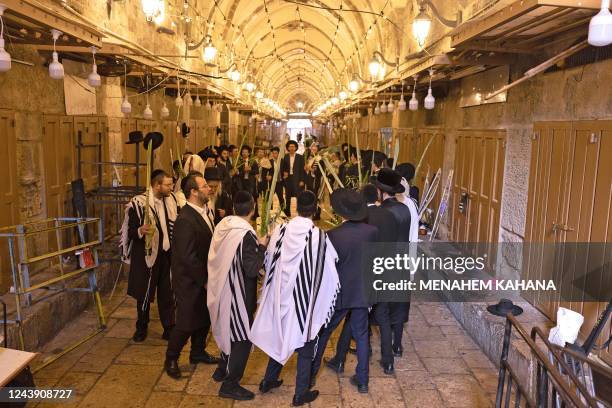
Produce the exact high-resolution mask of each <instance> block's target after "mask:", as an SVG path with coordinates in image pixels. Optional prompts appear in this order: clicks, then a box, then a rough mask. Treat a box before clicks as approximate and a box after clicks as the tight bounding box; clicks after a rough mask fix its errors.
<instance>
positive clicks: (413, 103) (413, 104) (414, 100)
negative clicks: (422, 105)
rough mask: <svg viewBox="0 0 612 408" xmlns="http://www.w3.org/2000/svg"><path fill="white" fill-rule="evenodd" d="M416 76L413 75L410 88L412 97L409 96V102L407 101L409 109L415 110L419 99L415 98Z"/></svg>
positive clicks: (417, 107)
mask: <svg viewBox="0 0 612 408" xmlns="http://www.w3.org/2000/svg"><path fill="white" fill-rule="evenodd" d="M417 78H418V76H417V75H415V76H414V87H413V88H412V98H410V102H408V108H409V109H410V110H411V111H413V112H414V111H415V110H417V109H419V100H418V99H417V98H416V84H417Z"/></svg>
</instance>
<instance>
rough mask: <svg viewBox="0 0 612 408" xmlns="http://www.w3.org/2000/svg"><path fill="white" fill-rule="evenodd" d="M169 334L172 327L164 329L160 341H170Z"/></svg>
mask: <svg viewBox="0 0 612 408" xmlns="http://www.w3.org/2000/svg"><path fill="white" fill-rule="evenodd" d="M171 332H172V327H168V328H164V332H163V333H162V339H164V340H166V341H168V340H170V333H171Z"/></svg>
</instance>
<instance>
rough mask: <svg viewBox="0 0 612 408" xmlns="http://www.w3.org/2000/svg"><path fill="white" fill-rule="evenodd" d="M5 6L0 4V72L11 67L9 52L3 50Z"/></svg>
mask: <svg viewBox="0 0 612 408" xmlns="http://www.w3.org/2000/svg"><path fill="white" fill-rule="evenodd" d="M4 10H6V7H5V6H4V5H3V4H0V72H6V71H8V70H9V69H11V54H9V53H8V52H6V51H5V50H4V20H3V19H2V15H3V14H4Z"/></svg>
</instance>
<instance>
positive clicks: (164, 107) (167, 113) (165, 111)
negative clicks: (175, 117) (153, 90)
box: [160, 101, 170, 118]
mask: <svg viewBox="0 0 612 408" xmlns="http://www.w3.org/2000/svg"><path fill="white" fill-rule="evenodd" d="M160 116H161V117H162V118H167V117H168V116H170V109H168V105H166V101H164V104H163V105H162V108H161V111H160Z"/></svg>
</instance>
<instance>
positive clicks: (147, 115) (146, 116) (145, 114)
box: [142, 75, 153, 119]
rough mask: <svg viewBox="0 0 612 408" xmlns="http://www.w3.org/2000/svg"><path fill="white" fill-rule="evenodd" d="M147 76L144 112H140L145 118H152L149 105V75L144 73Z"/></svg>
mask: <svg viewBox="0 0 612 408" xmlns="http://www.w3.org/2000/svg"><path fill="white" fill-rule="evenodd" d="M146 78H147V90H146V92H145V96H146V98H147V106H146V107H145V110H144V112H142V116H143V117H144V118H145V119H153V111H152V110H151V106H150V105H149V76H148V75H146Z"/></svg>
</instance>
